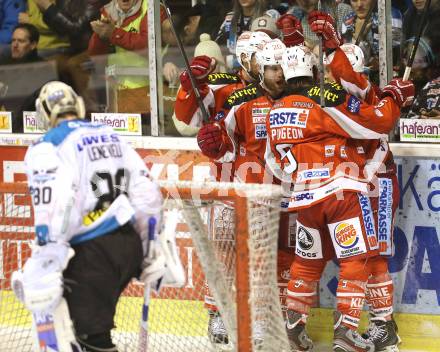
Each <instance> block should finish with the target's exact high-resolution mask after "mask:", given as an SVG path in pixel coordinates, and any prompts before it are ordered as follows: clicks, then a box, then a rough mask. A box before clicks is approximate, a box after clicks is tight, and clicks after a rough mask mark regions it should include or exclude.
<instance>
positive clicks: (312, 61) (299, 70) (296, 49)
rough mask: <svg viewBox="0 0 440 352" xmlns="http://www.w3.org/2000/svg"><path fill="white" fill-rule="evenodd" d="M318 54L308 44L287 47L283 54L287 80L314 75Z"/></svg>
mask: <svg viewBox="0 0 440 352" xmlns="http://www.w3.org/2000/svg"><path fill="white" fill-rule="evenodd" d="M315 65H316V56H315V54H313V53H312V52H311V51H310V49H309V48H308V47H306V46H301V45H298V46H293V47H290V48H287V49H286V50H285V52H284V54H283V60H282V64H281V67H282V69H283V73H284V78H285V79H286V81H287V80H288V79H290V78H295V77H313V66H315Z"/></svg>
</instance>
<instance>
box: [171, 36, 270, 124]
mask: <svg viewBox="0 0 440 352" xmlns="http://www.w3.org/2000/svg"><path fill="white" fill-rule="evenodd" d="M269 40H270V37H269V36H268V35H267V34H266V33H264V32H243V33H242V34H241V35H240V37H239V38H238V40H237V46H236V55H237V60H238V62H239V63H240V65H241V69H240V70H239V71H238V72H237V73H236V74H233V73H212V72H213V71H214V70H215V67H216V61H215V59H213V58H210V57H208V56H196V57H194V58H193V59H192V61H191V64H190V69H191V72H192V74H193V75H194V78H195V79H196V83H197V85H198V89H199V90H200V94H201V96H202V98H203V104H204V105H205V108H206V110H207V111H208V112H209V114H210V116H213V115H215V114H217V112H219V111H220V110H222V109H223V106H224V104H225V103H226V102H227V98H228V97H229V96H230V95H231V93H232V92H233V91H235V90H237V89H240V88H243V87H245V86H246V85H248V84H249V83H251V82H254V81H255V80H256V78H257V77H258V72H257V67H256V65H255V58H253V56H254V55H253V54H254V53H255V52H256V46H257V43H262V42H264V41H269ZM180 82H181V87H180V89H179V91H178V93H177V97H176V104H175V107H174V109H175V114H176V118H177V119H178V120H179V121H182V122H184V123H185V124H187V125H189V126H193V127H200V126H201V125H202V122H203V121H204V120H205V119H206V118H208V117H207V116H202V112H201V110H200V109H199V107H198V105H197V100H196V97H195V95H194V92H193V89H192V86H191V82H190V78H189V75H188V72H187V71H186V70H185V71H183V72H182V74H181V75H180Z"/></svg>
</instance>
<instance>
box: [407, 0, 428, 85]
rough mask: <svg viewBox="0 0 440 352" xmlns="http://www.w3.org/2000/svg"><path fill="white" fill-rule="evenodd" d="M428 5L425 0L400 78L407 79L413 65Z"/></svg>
mask: <svg viewBox="0 0 440 352" xmlns="http://www.w3.org/2000/svg"><path fill="white" fill-rule="evenodd" d="M430 5H431V0H427V1H426V3H425V7H424V8H423V15H422V20H421V21H420V23H419V28H418V32H417V36H416V37H415V39H414V42H413V45H412V48H411V51H410V53H409V57H408V61H407V63H406V67H405V73H404V74H403V78H402V79H403V80H404V81H407V80H408V78H409V75H410V73H411V67H412V65H413V62H414V58H415V57H416V53H417V48H418V46H419V42H420V37H421V36H422V34H423V30H424V29H425V24H426V19H427V17H428V11H429V7H430Z"/></svg>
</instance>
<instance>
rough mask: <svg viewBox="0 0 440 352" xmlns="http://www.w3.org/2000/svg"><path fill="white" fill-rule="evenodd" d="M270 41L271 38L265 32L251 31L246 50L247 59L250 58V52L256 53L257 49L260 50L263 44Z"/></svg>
mask: <svg viewBox="0 0 440 352" xmlns="http://www.w3.org/2000/svg"><path fill="white" fill-rule="evenodd" d="M270 41H271V39H270V37H269V35H268V34H267V33H264V32H252V34H251V37H250V38H249V45H248V50H247V53H248V59H249V60H250V59H251V58H252V54H254V53H256V52H257V51H261V50H262V49H263V47H264V45H265V44H266V43H268V42H270Z"/></svg>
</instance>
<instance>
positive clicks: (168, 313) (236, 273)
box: [0, 181, 289, 352]
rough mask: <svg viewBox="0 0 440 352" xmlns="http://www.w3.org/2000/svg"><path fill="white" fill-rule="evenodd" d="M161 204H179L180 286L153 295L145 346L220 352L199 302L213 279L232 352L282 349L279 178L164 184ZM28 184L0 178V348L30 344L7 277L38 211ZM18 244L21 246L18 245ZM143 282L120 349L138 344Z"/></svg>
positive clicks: (119, 323)
mask: <svg viewBox="0 0 440 352" xmlns="http://www.w3.org/2000/svg"><path fill="white" fill-rule="evenodd" d="M159 184H160V186H161V189H162V193H163V195H164V211H165V212H166V211H167V210H171V209H176V208H177V209H178V210H179V224H178V228H177V244H178V247H179V250H180V256H181V259H182V261H183V263H184V266H185V270H186V273H187V276H188V277H187V280H186V284H185V286H184V287H183V288H180V289H178V288H169V287H165V288H163V289H162V291H161V293H160V295H159V296H155V295H153V297H152V299H151V302H150V321H149V329H150V331H149V345H148V351H158V352H166V351H170V352H179V351H182V352H186V351H188V352H189V351H216V350H217V349H216V348H215V347H214V346H213V345H212V344H211V342H210V341H209V339H208V336H207V328H208V313H207V310H206V309H204V307H203V305H204V304H203V300H204V294H203V292H204V286H205V282H207V283H208V286H209V288H210V291H211V293H212V295H213V297H214V299H215V302H216V305H217V306H218V309H219V311H220V314H221V317H222V319H223V321H224V323H225V326H226V328H227V331H228V336H229V339H230V341H231V342H230V344H229V346H228V347H229V350H231V351H240V352H241V351H244V352H247V351H249V352H250V351H256V350H258V351H277V352H278V351H284V350H287V349H288V346H289V345H288V341H287V336H286V332H285V328H284V319H283V315H282V311H281V304H280V301H279V291H278V286H277V239H278V222H279V211H280V209H279V207H280V200H281V189H280V188H279V187H278V186H273V185H253V184H237V183H218V182H189V181H159ZM32 216H33V215H32V207H31V202H30V196H29V194H28V190H27V187H26V184H23V183H14V184H0V257H1V260H0V350H1V351H33V349H32V341H31V329H30V323H31V321H30V316H29V314H28V313H27V312H26V310H25V309H24V307H23V306H22V305H21V304H20V303H19V302H18V301H17V300H16V299H15V297H14V295H13V293H12V291H11V290H10V276H11V274H12V272H13V271H14V270H17V269H18V268H19V267H21V266H22V265H23V263H24V262H25V260H26V259H27V257H28V256H29V255H30V250H29V242H30V241H32V239H33V237H34V234H33V227H32V225H33V218H32ZM17 246H18V247H19V248H20V249H17ZM142 296H143V285H142V284H141V283H140V282H138V281H136V280H134V281H133V282H132V283H131V284H130V285H129V286H128V287H127V288H126V289H125V291H124V293H123V295H122V297H121V299H120V301H119V303H118V307H117V314H116V319H115V325H116V328H115V329H114V330H113V331H112V336H113V340H114V342H115V343H116V344H117V346H118V350H119V351H136V350H137V343H138V330H139V324H140V319H141V312H142Z"/></svg>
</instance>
